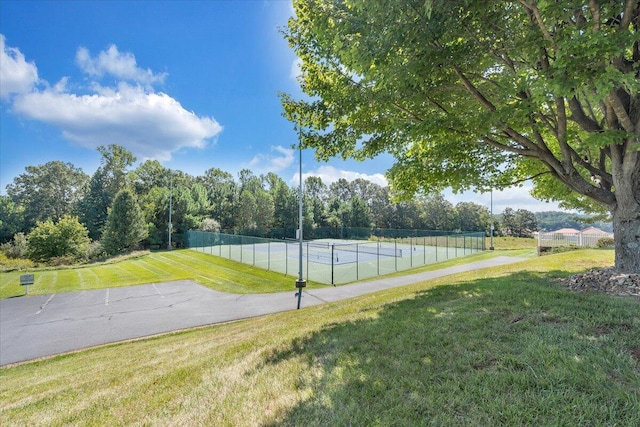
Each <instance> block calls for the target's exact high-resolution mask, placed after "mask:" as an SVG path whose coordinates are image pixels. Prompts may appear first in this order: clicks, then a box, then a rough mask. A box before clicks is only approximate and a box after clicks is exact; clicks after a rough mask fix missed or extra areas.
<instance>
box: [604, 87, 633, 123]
mask: <svg viewBox="0 0 640 427" xmlns="http://www.w3.org/2000/svg"><path fill="white" fill-rule="evenodd" d="M607 101H608V102H609V105H610V106H611V108H612V110H613V112H614V113H615V115H616V117H617V118H618V122H619V123H620V125H621V126H622V127H623V128H624V130H626V131H627V132H629V133H634V132H635V126H634V124H633V122H632V121H631V117H629V114H627V110H626V109H625V108H624V105H622V101H621V100H620V97H619V96H618V94H616V93H615V91H611V92H609V94H608V95H607Z"/></svg>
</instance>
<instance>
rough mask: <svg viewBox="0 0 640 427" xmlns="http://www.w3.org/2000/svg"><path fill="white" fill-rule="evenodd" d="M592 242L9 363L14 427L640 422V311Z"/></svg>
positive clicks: (1, 415)
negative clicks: (601, 289)
mask: <svg viewBox="0 0 640 427" xmlns="http://www.w3.org/2000/svg"><path fill="white" fill-rule="evenodd" d="M612 260H613V253H612V251H597V250H581V251H573V252H568V253H562V254H554V255H549V256H545V257H541V258H532V259H529V260H528V261H525V262H523V263H519V264H513V265H509V266H504V267H499V268H492V269H486V270H482V271H479V272H470V273H464V274H458V275H455V276H449V277H444V278H440V279H437V280H433V281H429V282H424V283H418V284H414V285H411V286H405V287H401V288H396V289H389V290H385V291H382V292H377V293H373V294H369V295H366V296H363V297H359V298H355V299H350V300H345V301H341V302H337V303H332V304H326V305H322V306H315V307H310V308H305V309H302V310H297V311H292V312H287V313H280V314H275V315H270V316H263V317H259V318H255V319H249V320H245V321H239V322H233V323H229V324H223V325H216V326H212V327H206V328H200V329H196V330H191V331H183V332H179V333H173V334H168V335H163V336H158V337H155V338H150V339H142V340H138V341H133V342H127V343H120V344H114V345H108V346H104V347H99V348H95V349H90V350H86V351H81V352H77V353H73V354H68V355H63V356H57V357H53V358H50V359H46V360H41V361H35V362H31V363H25V364H21V365H16V366H12V367H5V368H2V369H0V419H1V420H2V422H3V425H35V426H37V425H47V426H49V425H216V426H226V425H228V426H252V425H255V426H257V425H264V426H302V425H304V426H327V425H354V426H372V425H380V426H386V425H394V426H418V425H447V426H449V425H468V426H478V425H483V426H484V425H491V426H494V425H611V426H613V425H616V426H638V425H640V333H639V332H638V331H639V330H640V305H639V304H638V302H637V300H632V299H628V298H627V299H622V298H616V297H611V296H607V295H598V294H577V293H571V292H568V291H567V290H565V289H563V288H561V287H560V286H559V285H558V284H557V282H556V279H557V278H558V277H563V276H567V275H568V274H571V273H572V272H579V271H584V270H585V269H586V268H589V267H595V266H606V265H611V263H612Z"/></svg>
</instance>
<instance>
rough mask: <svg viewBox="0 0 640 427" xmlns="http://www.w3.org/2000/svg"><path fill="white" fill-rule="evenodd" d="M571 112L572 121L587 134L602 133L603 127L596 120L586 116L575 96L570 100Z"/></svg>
mask: <svg viewBox="0 0 640 427" xmlns="http://www.w3.org/2000/svg"><path fill="white" fill-rule="evenodd" d="M569 110H570V111H571V117H570V119H571V120H573V121H574V122H576V123H577V124H578V125H580V127H581V128H582V129H584V130H586V131H587V132H601V131H602V127H601V126H600V125H599V124H598V123H597V122H596V121H595V120H593V119H592V118H591V117H589V116H587V115H586V114H585V112H584V109H583V108H582V105H581V104H580V101H579V100H578V98H576V97H575V96H573V97H571V98H570V99H569Z"/></svg>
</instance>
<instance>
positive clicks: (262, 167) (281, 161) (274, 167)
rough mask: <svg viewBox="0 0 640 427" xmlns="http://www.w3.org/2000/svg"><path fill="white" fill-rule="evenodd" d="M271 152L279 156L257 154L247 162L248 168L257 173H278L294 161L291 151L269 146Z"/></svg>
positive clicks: (281, 147)
mask: <svg viewBox="0 0 640 427" xmlns="http://www.w3.org/2000/svg"><path fill="white" fill-rule="evenodd" d="M271 151H272V152H273V151H276V152H277V153H279V155H271V154H258V155H256V156H255V157H254V158H253V159H251V161H250V162H249V165H248V168H249V169H253V170H255V171H257V172H259V173H265V172H274V173H276V172H280V171H282V170H284V169H286V168H288V167H289V166H291V164H292V163H293V161H294V155H293V151H294V150H293V149H292V148H285V147H283V146H281V145H277V146H271Z"/></svg>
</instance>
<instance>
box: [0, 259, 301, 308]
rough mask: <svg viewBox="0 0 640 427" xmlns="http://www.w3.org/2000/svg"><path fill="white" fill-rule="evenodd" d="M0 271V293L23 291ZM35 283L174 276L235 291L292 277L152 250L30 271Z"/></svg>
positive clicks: (60, 288) (95, 283)
mask: <svg viewBox="0 0 640 427" xmlns="http://www.w3.org/2000/svg"><path fill="white" fill-rule="evenodd" d="M25 273H26V272H25V271H13V272H8V273H0V298H9V297H13V296H19V295H24V293H25V289H24V287H23V286H20V275H22V274H25ZM30 273H33V274H34V275H35V277H34V278H35V283H34V285H32V286H29V295H38V294H49V293H60V292H73V291H83V290H88V289H101V288H114V287H121V286H132V285H140V284H147V283H157V282H164V281H173V280H186V279H188V280H193V281H195V282H198V283H200V284H202V285H205V286H207V287H210V288H213V289H216V290H219V291H225V292H233V293H238V294H243V293H260V292H278V291H290V290H291V289H293V288H294V282H295V279H294V278H292V276H285V275H284V274H282V273H277V272H273V271H266V270H263V269H260V268H256V267H253V266H251V265H248V264H242V263H239V262H235V261H230V260H226V259H223V258H219V257H215V256H212V255H208V254H204V253H201V252H196V251H191V250H174V251H171V252H152V253H149V254H146V255H142V256H139V257H135V258H130V259H126V260H124V261H120V262H116V263H108V264H97V265H86V266H80V267H71V268H58V269H43V270H36V271H30Z"/></svg>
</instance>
